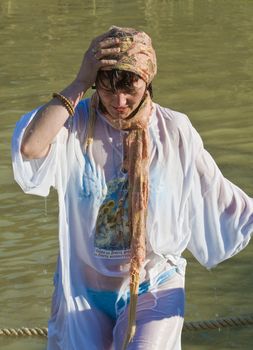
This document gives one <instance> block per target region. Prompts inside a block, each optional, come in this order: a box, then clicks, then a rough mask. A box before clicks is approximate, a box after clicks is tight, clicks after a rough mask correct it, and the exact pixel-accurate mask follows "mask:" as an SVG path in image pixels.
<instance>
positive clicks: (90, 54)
mask: <svg viewBox="0 0 253 350" xmlns="http://www.w3.org/2000/svg"><path fill="white" fill-rule="evenodd" d="M105 36H106V34H103V35H102V36H99V37H97V38H95V39H94V40H93V41H92V42H91V44H90V46H89V48H88V50H87V51H86V53H85V55H84V58H83V61H82V64H81V67H80V69H79V72H78V74H77V76H76V78H75V80H74V81H73V82H72V83H71V84H70V85H69V86H68V87H67V88H65V89H64V90H62V91H61V94H62V95H64V96H65V97H66V98H67V99H68V100H69V101H70V102H71V104H72V105H73V108H75V107H76V106H77V104H78V102H79V101H80V99H81V98H82V97H83V95H84V94H85V93H86V92H87V90H88V89H89V88H90V87H91V86H92V85H93V84H94V82H95V80H96V76H97V72H98V70H99V69H100V68H103V67H108V66H111V65H113V64H115V63H116V62H117V61H116V60H115V59H110V57H109V56H110V55H112V54H115V53H118V52H119V51H120V49H119V47H118V44H119V40H118V39H117V38H107V39H104V37H105ZM68 118H69V112H68V110H67V109H66V108H65V107H64V105H63V103H62V102H61V101H60V100H58V99H57V98H53V99H52V100H51V101H50V102H48V103H47V104H46V105H44V106H43V107H42V108H41V109H39V111H38V112H37V113H36V115H35V116H34V118H33V120H32V121H31V123H30V124H29V125H28V127H27V129H26V131H25V133H24V137H23V139H22V144H21V152H22V155H23V156H24V157H25V158H26V159H36V158H43V157H45V156H46V155H47V154H48V151H49V149H50V144H51V143H52V141H53V139H54V138H55V136H56V135H57V133H58V132H59V131H60V129H61V128H62V127H63V125H64V124H65V122H66V120H67V119H68Z"/></svg>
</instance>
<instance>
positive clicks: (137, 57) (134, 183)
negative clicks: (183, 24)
mask: <svg viewBox="0 0 253 350" xmlns="http://www.w3.org/2000/svg"><path fill="white" fill-rule="evenodd" d="M108 37H117V38H119V39H120V44H119V45H120V48H121V51H120V53H119V54H118V55H117V60H118V61H117V63H116V64H115V65H114V66H112V67H110V69H120V70H125V71H130V72H133V73H136V74H138V75H139V76H140V77H141V78H142V79H143V80H144V81H145V82H146V83H147V85H148V84H150V82H151V81H152V80H153V78H154V76H155V74H156V71H157V65H156V55H155V51H154V49H153V47H152V43H151V39H150V37H149V36H148V35H147V34H146V33H144V32H139V31H136V30H135V29H132V28H119V27H112V28H111V29H110V30H109V32H108ZM98 105H99V96H98V94H97V93H95V94H94V95H93V96H92V98H91V103H90V116H89V120H90V122H89V126H88V135H87V139H86V140H87V146H88V144H89V143H90V142H91V140H92V135H93V128H94V124H95V116H96V109H97V108H98ZM151 111H152V101H151V97H150V95H149V92H148V91H147V92H146V94H145V98H144V99H143V100H142V102H141V104H140V106H139V107H138V108H137V111H136V113H135V114H134V115H133V117H131V118H130V119H128V118H127V119H113V118H112V117H110V115H108V114H105V118H106V119H107V121H108V122H109V123H110V124H111V125H112V126H113V127H114V128H115V129H118V130H127V131H129V133H128V135H127V137H126V138H125V141H124V147H125V150H126V158H125V159H124V164H123V166H124V168H125V169H126V170H127V171H128V198H129V199H128V200H129V212H128V218H129V228H130V234H131V260H130V305H129V318H128V329H127V333H126V337H125V341H124V345H123V349H126V348H127V345H128V343H129V342H130V341H131V340H132V338H133V336H134V334H135V330H136V305H137V300H138V291H139V279H140V277H139V275H140V268H141V266H142V264H143V263H144V261H145V256H146V240H145V237H146V218H147V205H148V173H149V137H148V123H149V120H150V116H151Z"/></svg>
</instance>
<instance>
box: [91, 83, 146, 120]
mask: <svg viewBox="0 0 253 350" xmlns="http://www.w3.org/2000/svg"><path fill="white" fill-rule="evenodd" d="M97 92H98V95H99V97H100V100H101V102H102V104H103V106H104V108H105V109H106V111H107V113H108V114H109V115H110V116H111V117H112V118H113V119H126V118H127V117H129V116H130V115H131V114H132V113H133V112H134V111H135V109H136V108H137V107H138V106H139V104H140V103H141V101H142V99H143V97H144V94H145V92H146V83H145V81H144V80H143V79H141V78H139V79H138V80H137V81H135V82H133V85H132V87H131V88H127V89H119V90H116V91H113V90H112V88H111V86H110V81H109V79H104V80H103V85H102V86H98V87H97Z"/></svg>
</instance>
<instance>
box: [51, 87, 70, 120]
mask: <svg viewBox="0 0 253 350" xmlns="http://www.w3.org/2000/svg"><path fill="white" fill-rule="evenodd" d="M52 96H53V98H58V100H60V101H61V103H62V104H63V105H64V107H65V108H66V109H67V111H68V112H69V114H70V115H71V117H73V115H74V114H75V110H74V107H73V105H72V103H71V102H70V100H69V99H68V98H67V97H65V96H63V95H61V94H58V93H57V92H54V93H53V95H52Z"/></svg>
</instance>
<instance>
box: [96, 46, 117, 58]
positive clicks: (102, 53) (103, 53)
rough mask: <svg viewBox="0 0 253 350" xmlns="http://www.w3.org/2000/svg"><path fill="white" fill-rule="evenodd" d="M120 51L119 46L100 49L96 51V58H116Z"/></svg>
mask: <svg viewBox="0 0 253 350" xmlns="http://www.w3.org/2000/svg"><path fill="white" fill-rule="evenodd" d="M119 53H120V48H119V47H114V48H109V49H98V50H97V51H95V52H94V55H95V58H96V59H98V60H101V59H102V58H106V57H107V58H108V59H109V58H113V59H115V58H116V57H113V56H116V55H117V54H119ZM110 56H112V57H110Z"/></svg>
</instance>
